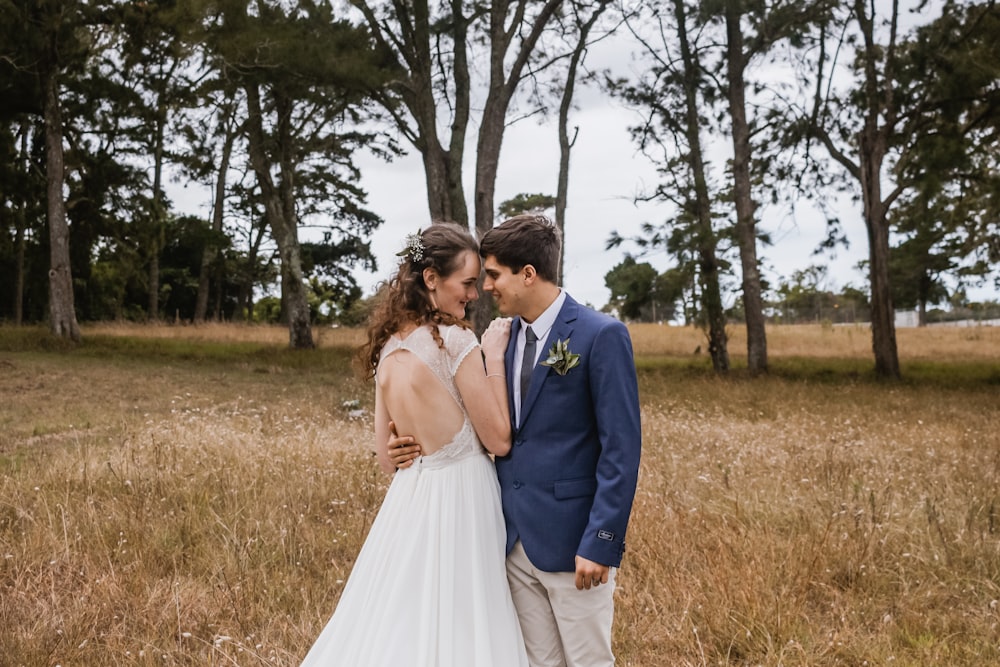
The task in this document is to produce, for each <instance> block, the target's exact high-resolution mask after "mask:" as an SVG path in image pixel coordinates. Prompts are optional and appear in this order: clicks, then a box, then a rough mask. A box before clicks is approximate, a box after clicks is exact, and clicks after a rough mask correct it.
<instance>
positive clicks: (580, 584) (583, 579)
mask: <svg viewBox="0 0 1000 667" xmlns="http://www.w3.org/2000/svg"><path fill="white" fill-rule="evenodd" d="M609 572H611V568H610V567H608V566H607V565H601V564H600V563H595V562H594V561H592V560H587V559H586V558H584V557H583V556H577V557H576V589H577V590H578V591H582V590H583V589H587V590H588V591H589V590H590V587H591V586H600V585H601V584H606V583H608V573H609Z"/></svg>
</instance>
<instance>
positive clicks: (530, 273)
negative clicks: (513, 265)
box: [521, 264, 538, 285]
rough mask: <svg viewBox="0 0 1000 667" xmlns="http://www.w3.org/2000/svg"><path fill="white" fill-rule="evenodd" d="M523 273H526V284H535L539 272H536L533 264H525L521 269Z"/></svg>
mask: <svg viewBox="0 0 1000 667" xmlns="http://www.w3.org/2000/svg"><path fill="white" fill-rule="evenodd" d="M521 272H522V273H524V284H525V285H530V284H532V283H533V282H535V278H537V277H538V271H535V267H534V265H532V264H525V265H524V266H523V267H522V268H521Z"/></svg>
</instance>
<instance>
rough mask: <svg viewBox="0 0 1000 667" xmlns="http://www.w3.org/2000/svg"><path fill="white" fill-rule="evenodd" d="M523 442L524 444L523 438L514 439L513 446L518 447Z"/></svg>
mask: <svg viewBox="0 0 1000 667" xmlns="http://www.w3.org/2000/svg"><path fill="white" fill-rule="evenodd" d="M523 444H524V440H515V441H514V446H515V447H520V446H521V445H523Z"/></svg>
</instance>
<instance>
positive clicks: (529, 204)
mask: <svg viewBox="0 0 1000 667" xmlns="http://www.w3.org/2000/svg"><path fill="white" fill-rule="evenodd" d="M555 205H556V198H555V197H553V196H551V195H545V194H541V193H535V194H528V193H526V192H521V193H519V194H517V195H515V196H514V197H513V198H511V199H508V200H506V201H503V202H501V203H500V206H499V209H498V212H499V213H500V217H501V218H513V217H514V216H515V215H521V214H522V213H544V212H545V211H547V210H549V209H552V208H554V207H555Z"/></svg>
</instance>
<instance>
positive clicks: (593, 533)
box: [577, 321, 642, 567]
mask: <svg viewBox="0 0 1000 667" xmlns="http://www.w3.org/2000/svg"><path fill="white" fill-rule="evenodd" d="M591 353H592V356H591V358H590V374H589V381H590V392H591V396H592V399H591V400H592V401H593V403H594V414H595V418H596V422H597V431H598V437H599V439H600V444H601V451H600V454H599V456H598V461H597V492H596V494H595V496H594V503H593V505H592V507H591V510H590V517H589V520H588V523H587V529H586V530H585V531H584V534H583V537H582V538H581V540H580V546H579V548H578V550H577V553H578V554H579V555H580V556H583V557H584V558H587V559H588V560H592V561H594V562H596V563H601V564H602V565H609V566H611V567H618V566H619V565H620V564H621V559H622V554H623V553H624V552H625V529H626V527H627V526H628V519H629V515H630V514H631V512H632V501H633V499H634V498H635V489H636V484H637V481H638V476H639V458H640V451H641V447H642V431H641V425H640V418H639V388H638V381H637V378H636V371H635V359H634V357H633V353H632V341H631V338H630V337H629V333H628V329H627V328H626V327H625V325H624V324H622V323H621V322H618V321H612V322H610V323H609V324H608V325H607V326H605V327H603V328H602V330H601V331H599V332H598V334H597V336H596V337H595V339H594V344H593V348H592V351H591Z"/></svg>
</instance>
